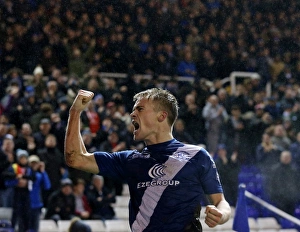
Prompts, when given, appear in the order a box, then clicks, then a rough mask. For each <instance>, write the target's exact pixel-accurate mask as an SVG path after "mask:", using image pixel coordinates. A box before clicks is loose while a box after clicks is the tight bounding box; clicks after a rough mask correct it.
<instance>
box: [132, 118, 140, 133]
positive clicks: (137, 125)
mask: <svg viewBox="0 0 300 232" xmlns="http://www.w3.org/2000/svg"><path fill="white" fill-rule="evenodd" d="M132 125H133V126H134V132H136V131H137V130H138V129H139V128H140V125H139V124H138V123H137V122H136V121H132Z"/></svg>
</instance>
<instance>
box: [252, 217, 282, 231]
mask: <svg viewBox="0 0 300 232" xmlns="http://www.w3.org/2000/svg"><path fill="white" fill-rule="evenodd" d="M256 222H257V226H258V230H259V231H262V230H263V231H266V230H279V229H281V226H280V225H279V223H278V222H277V220H276V219H275V218H274V217H259V218H257V219H256Z"/></svg>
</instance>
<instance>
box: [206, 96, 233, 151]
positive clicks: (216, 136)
mask: <svg viewBox="0 0 300 232" xmlns="http://www.w3.org/2000/svg"><path fill="white" fill-rule="evenodd" d="M202 116H203V118H204V119H205V128H206V131H207V132H206V140H205V141H206V144H207V151H208V152H209V153H210V154H215V152H216V151H217V146H218V143H219V142H220V138H221V133H222V127H223V125H224V123H225V122H226V121H227V119H228V118H229V116H228V113H227V111H226V109H225V108H224V107H223V106H222V105H220V104H219V98H218V96H217V95H214V94H213V95H211V96H210V97H209V98H208V99H207V102H206V104H205V106H204V108H203V111H202Z"/></svg>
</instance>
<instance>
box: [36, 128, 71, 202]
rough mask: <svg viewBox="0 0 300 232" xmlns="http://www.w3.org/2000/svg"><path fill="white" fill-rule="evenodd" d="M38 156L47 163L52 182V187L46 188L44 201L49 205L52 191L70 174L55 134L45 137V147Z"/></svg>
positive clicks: (38, 152)
mask: <svg viewBox="0 0 300 232" xmlns="http://www.w3.org/2000/svg"><path fill="white" fill-rule="evenodd" d="M36 154H37V156H38V157H39V158H40V160H41V161H42V162H44V163H45V166H46V168H45V170H46V172H47V174H48V176H49V179H50V182H51V188H50V189H48V190H44V191H43V192H42V193H43V202H44V204H45V205H46V206H47V203H48V201H47V199H48V198H49V195H51V193H52V192H54V191H56V190H57V189H59V187H60V180H61V179H62V178H64V177H66V176H67V175H68V171H67V168H66V164H65V161H64V157H63V153H61V151H60V150H59V149H58V148H57V139H56V137H55V136H54V135H53V134H48V135H47V136H46V138H45V142H44V147H43V148H41V149H38V150H37V153H36Z"/></svg>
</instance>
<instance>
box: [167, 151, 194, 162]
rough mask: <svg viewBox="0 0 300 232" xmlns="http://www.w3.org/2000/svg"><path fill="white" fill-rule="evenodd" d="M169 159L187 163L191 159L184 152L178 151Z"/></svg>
mask: <svg viewBox="0 0 300 232" xmlns="http://www.w3.org/2000/svg"><path fill="white" fill-rule="evenodd" d="M170 157H171V158H174V159H177V160H179V161H188V160H189V159H191V157H192V155H190V154H189V153H187V152H185V151H178V152H174V154H173V155H171V156H170Z"/></svg>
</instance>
